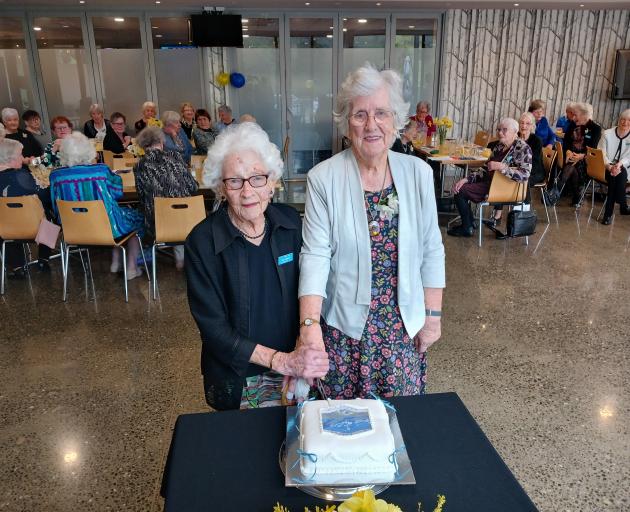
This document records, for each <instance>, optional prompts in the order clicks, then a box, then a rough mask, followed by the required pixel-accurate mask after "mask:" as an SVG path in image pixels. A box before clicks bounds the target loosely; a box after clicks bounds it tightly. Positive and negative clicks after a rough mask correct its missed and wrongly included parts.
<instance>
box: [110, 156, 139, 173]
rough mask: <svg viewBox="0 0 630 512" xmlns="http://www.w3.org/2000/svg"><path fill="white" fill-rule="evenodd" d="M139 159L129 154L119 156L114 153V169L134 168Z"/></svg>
mask: <svg viewBox="0 0 630 512" xmlns="http://www.w3.org/2000/svg"><path fill="white" fill-rule="evenodd" d="M137 162H138V159H137V158H135V157H133V156H132V157H128V156H117V155H114V160H113V164H112V165H113V167H112V168H111V169H112V171H120V170H122V169H133V166H134V165H136V163H137Z"/></svg>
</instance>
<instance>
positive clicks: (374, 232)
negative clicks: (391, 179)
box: [363, 162, 389, 237]
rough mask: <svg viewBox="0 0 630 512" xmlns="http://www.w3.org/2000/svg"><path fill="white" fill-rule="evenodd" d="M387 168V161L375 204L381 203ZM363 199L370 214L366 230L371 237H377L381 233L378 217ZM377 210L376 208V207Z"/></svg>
mask: <svg viewBox="0 0 630 512" xmlns="http://www.w3.org/2000/svg"><path fill="white" fill-rule="evenodd" d="M388 168H389V162H388V163H387V164H385V174H384V176H383V183H382V185H381V191H380V192H379V194H378V202H377V203H376V204H377V205H379V204H381V199H382V198H383V190H385V181H386V180H387V169H388ZM363 200H364V201H365V206H366V208H367V211H368V214H369V215H370V219H371V220H370V221H369V222H368V231H369V232H370V236H371V237H377V236H378V235H380V234H381V225H380V224H379V222H378V219H377V218H376V216H375V215H374V214H373V212H372V208H370V205H369V204H368V202H367V199H365V198H363ZM377 211H378V209H377Z"/></svg>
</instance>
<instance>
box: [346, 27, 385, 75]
mask: <svg viewBox="0 0 630 512" xmlns="http://www.w3.org/2000/svg"><path fill="white" fill-rule="evenodd" d="M385 24H386V23H385V18H343V69H342V73H341V79H342V80H343V79H344V78H345V77H346V76H347V75H348V73H350V72H351V71H354V70H355V69H357V68H358V67H361V66H363V65H364V64H365V63H366V62H369V63H371V64H373V65H374V66H376V67H377V68H378V69H382V68H383V67H384V66H385Z"/></svg>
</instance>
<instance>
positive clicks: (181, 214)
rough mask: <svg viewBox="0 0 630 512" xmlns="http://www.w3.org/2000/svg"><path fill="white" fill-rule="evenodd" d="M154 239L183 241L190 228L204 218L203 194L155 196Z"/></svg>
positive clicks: (157, 240)
mask: <svg viewBox="0 0 630 512" xmlns="http://www.w3.org/2000/svg"><path fill="white" fill-rule="evenodd" d="M154 201H155V203H154V209H155V241H156V242H158V243H162V242H164V243H171V242H183V241H184V240H186V237H187V236H188V234H189V233H190V232H191V231H192V229H193V228H194V227H195V226H196V225H197V224H199V223H200V222H201V221H202V220H203V219H205V218H206V208H205V206H204V204H203V196H192V197H156V198H155V199H154Z"/></svg>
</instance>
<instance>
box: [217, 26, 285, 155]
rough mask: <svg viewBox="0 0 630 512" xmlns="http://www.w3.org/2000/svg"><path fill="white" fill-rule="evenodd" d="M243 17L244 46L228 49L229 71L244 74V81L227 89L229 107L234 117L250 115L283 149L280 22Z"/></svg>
mask: <svg viewBox="0 0 630 512" xmlns="http://www.w3.org/2000/svg"><path fill="white" fill-rule="evenodd" d="M242 21H243V48H233V49H231V50H230V52H229V53H228V55H229V59H228V60H229V62H230V67H229V70H228V71H237V72H239V73H241V74H243V75H244V76H245V77H246V80H247V81H246V83H245V85H244V86H243V87H242V88H240V89H234V88H232V89H230V98H231V100H230V101H231V103H232V105H231V107H232V109H233V111H234V116H235V117H236V118H238V116H239V115H242V114H251V115H253V116H254V117H255V118H256V120H257V121H258V123H259V124H260V126H262V127H264V129H265V130H266V131H267V133H268V134H269V138H270V139H271V141H272V142H273V143H274V144H276V145H277V146H278V147H279V148H280V149H282V144H283V141H282V96H281V92H280V52H279V50H278V39H279V22H278V19H266V18H246V17H243V20H242ZM228 87H229V86H228ZM262 98H264V100H263V101H261V99H262Z"/></svg>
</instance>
